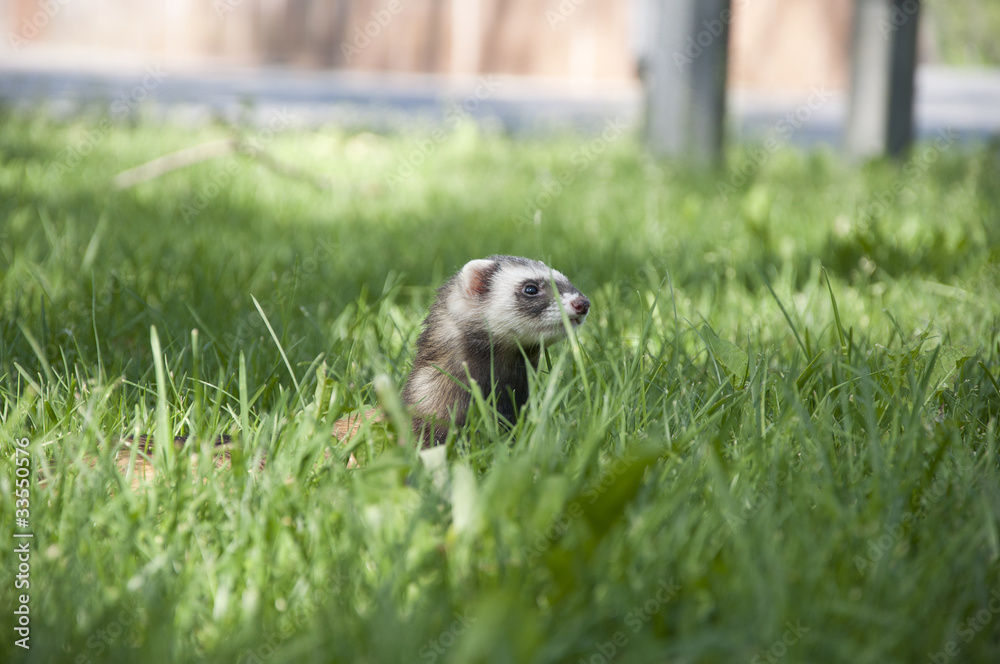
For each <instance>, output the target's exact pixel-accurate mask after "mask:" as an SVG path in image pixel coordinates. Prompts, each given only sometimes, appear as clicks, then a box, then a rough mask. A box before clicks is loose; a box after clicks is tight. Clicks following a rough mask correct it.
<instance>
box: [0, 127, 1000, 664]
mask: <svg viewBox="0 0 1000 664" xmlns="http://www.w3.org/2000/svg"><path fill="white" fill-rule="evenodd" d="M281 123H282V121H281V120H280V119H276V126H279V127H280V126H282V124H281ZM285 124H287V122H286V123H285ZM633 134H634V132H633V131H626V132H624V133H623V134H622V136H620V137H612V138H611V139H610V140H608V141H595V140H594V139H587V140H584V139H580V138H578V137H574V136H551V137H545V138H540V139H537V140H532V141H528V140H515V139H511V138H509V137H505V136H501V135H492V134H484V133H481V132H479V131H477V130H475V129H473V128H471V127H460V128H458V129H457V130H455V131H452V132H449V133H447V134H446V135H443V136H438V137H436V138H429V137H428V136H426V135H422V134H413V135H411V136H376V135H372V134H365V133H362V134H355V133H345V132H343V131H341V130H338V129H335V128H331V129H326V130H320V131H315V132H312V131H310V132H306V131H297V130H290V129H285V130H282V131H279V132H278V133H276V134H273V135H272V134H270V133H269V132H262V131H261V130H258V129H251V130H247V131H246V133H245V134H244V135H243V139H244V140H245V141H246V142H245V143H244V146H250V147H246V149H244V150H243V151H242V152H243V154H233V155H230V156H223V157H220V158H218V159H214V160H211V161H206V162H203V163H200V164H198V165H194V166H191V167H188V168H185V169H181V170H177V171H174V172H171V173H167V174H165V175H162V176H160V177H158V178H156V179H153V180H150V181H148V182H144V183H141V184H137V185H135V186H133V187H130V188H127V189H123V190H117V189H115V187H114V186H113V179H114V177H115V175H116V174H118V173H119V172H121V171H123V170H125V169H128V168H132V167H135V166H138V165H140V164H143V163H145V162H148V161H149V160H151V159H154V158H156V157H159V156H162V155H164V154H167V153H169V152H173V151H176V150H180V149H183V148H187V147H191V146H193V145H198V144H203V143H209V142H211V141H216V140H219V139H223V138H226V137H228V136H230V135H231V134H230V133H229V130H228V129H227V128H226V127H224V126H221V125H219V126H202V127H200V128H195V129H192V128H182V127H177V126H170V125H167V126H162V125H153V124H149V123H144V122H139V123H136V124H133V125H129V124H124V123H123V124H118V125H111V124H108V123H106V122H103V121H102V120H101V118H100V117H99V116H95V117H93V118H90V119H82V120H76V121H72V122H56V121H53V120H48V119H46V118H45V117H39V118H32V119H28V118H25V117H22V116H15V115H9V114H4V115H2V116H0V397H2V406H0V434H2V436H0V447H2V451H3V455H2V461H0V504H2V513H3V515H4V516H3V519H2V520H0V540H2V541H3V542H4V544H3V546H4V547H5V550H6V551H7V552H8V553H7V554H5V556H4V558H3V560H4V563H3V565H2V567H0V606H3V607H11V608H9V609H8V608H5V609H4V616H3V617H2V619H0V624H3V625H4V626H5V627H4V630H3V637H2V640H0V660H2V661H4V662H8V661H31V662H73V663H75V664H87V663H89V662H95V663H96V662H137V661H142V662H189V661H213V662H214V661H218V662H255V663H257V662H273V663H278V662H289V663H291V662H393V661H400V662H413V661H419V662H435V661H442V662H444V661H454V662H480V661H482V662H511V663H515V662H572V663H574V664H575V663H577V662H586V663H587V664H591V663H593V664H597V663H599V662H607V661H611V660H614V661H615V662H653V661H669V662H692V663H695V662H697V663H701V662H719V663H723V662H726V663H728V662H748V663H751V664H759V663H762V662H768V663H770V664H774V663H775V662H778V661H781V662H844V661H849V662H872V663H880V664H881V663H885V662H928V661H930V662H938V663H943V662H951V661H954V662H993V661H998V656H1000V564H998V556H1000V465H998V462H1000V457H998V453H1000V449H998V433H997V427H998V419H1000V385H998V380H1000V153H998V151H997V149H996V148H995V147H994V148H986V147H977V148H969V147H967V146H958V145H952V144H949V143H946V142H943V141H941V142H939V143H938V144H937V146H936V147H935V146H934V145H933V144H928V145H922V146H920V147H919V149H918V150H917V151H916V152H915V156H914V158H913V160H911V161H910V162H908V163H906V164H903V165H894V164H891V163H874V164H869V165H864V166H859V167H858V166H850V165H847V164H845V163H843V162H842V161H841V160H840V159H839V158H838V157H837V156H836V155H834V154H832V153H824V152H816V153H804V152H800V151H795V150H791V149H788V150H780V151H778V152H775V153H773V154H766V153H760V154H756V155H755V154H754V153H753V152H752V151H751V152H734V153H733V154H732V155H731V158H730V164H731V167H730V169H729V170H725V171H719V172H707V173H706V172H696V171H694V170H692V169H689V168H687V167H684V166H683V165H672V164H666V163H658V162H655V161H653V160H650V159H648V158H647V157H645V156H643V153H642V150H641V146H640V145H639V144H638V143H637V141H636V140H635V138H634V136H633ZM259 148H263V150H264V151H265V153H266V155H267V156H266V157H262V156H261V154H264V153H259V154H257V155H256V156H251V155H249V154H248V153H249V152H252V151H254V150H257V149H259ZM274 164H280V166H278V167H275V166H274ZM305 173H308V174H309V175H308V176H306V175H304V174H305ZM493 253H510V254H519V255H525V256H530V257H532V258H537V259H540V260H544V261H546V262H547V263H549V264H550V265H552V266H554V267H556V268H558V269H559V270H561V271H562V272H564V273H565V274H566V275H568V276H569V277H570V279H572V280H573V282H574V283H575V285H576V286H578V287H579V288H580V289H581V290H582V291H583V292H585V293H586V294H587V295H588V296H589V297H590V299H591V300H592V302H593V309H592V312H591V314H590V318H589V319H588V321H587V323H586V325H584V326H583V328H581V331H580V334H579V335H578V337H577V339H576V340H574V341H572V342H569V343H567V342H564V343H562V344H560V345H558V346H554V347H552V348H551V349H549V352H548V355H547V357H546V359H545V360H543V364H542V370H541V371H540V372H539V373H538V374H537V375H536V376H535V377H534V383H533V385H534V390H533V393H532V397H531V401H530V404H529V408H528V410H527V412H526V413H525V415H524V416H523V417H522V419H521V421H520V422H519V423H518V424H517V426H516V428H515V429H514V430H512V431H507V430H505V429H503V428H502V427H498V426H497V424H496V420H495V418H494V417H493V416H492V415H491V413H490V411H489V409H488V408H484V407H475V408H474V409H473V413H472V415H471V417H470V422H471V423H470V426H469V427H468V428H467V429H466V430H464V431H463V432H461V434H460V435H458V436H457V437H455V438H454V439H452V440H450V441H449V444H448V445H447V449H446V456H444V455H441V454H437V455H435V454H431V455H429V456H428V457H427V458H422V457H421V456H418V454H417V453H416V452H415V451H414V448H413V446H412V445H411V446H405V445H403V446H399V445H396V444H394V443H395V442H396V441H402V442H404V443H405V442H406V438H407V434H406V433H404V432H405V429H402V428H401V427H397V426H395V425H392V424H382V425H376V426H371V427H368V428H366V429H364V430H363V431H362V433H361V434H360V435H359V436H358V438H357V439H356V440H355V441H354V444H353V445H352V447H351V448H350V449H352V450H353V451H354V452H355V453H356V454H357V455H360V456H361V458H363V459H364V465H363V468H362V469H360V470H347V469H346V468H345V464H344V460H345V459H346V457H347V455H348V453H349V451H350V450H349V449H348V448H345V447H338V446H333V445H331V440H330V437H329V431H330V428H331V425H332V422H333V421H334V420H335V419H337V418H338V417H340V416H342V415H343V414H344V413H346V412H349V411H353V410H355V409H359V408H364V407H366V406H370V405H372V404H375V403H379V402H380V400H388V401H389V402H392V401H393V399H394V398H395V391H394V390H395V389H398V388H399V387H401V385H402V382H403V380H404V379H405V376H406V373H407V370H408V366H409V363H410V361H411V357H412V356H411V353H412V345H413V343H414V341H415V339H416V336H417V333H418V331H419V325H420V322H421V320H422V318H423V316H424V314H425V312H426V309H427V306H428V305H429V303H430V301H431V298H432V297H433V293H434V291H433V289H434V288H435V287H436V286H438V285H440V284H441V283H442V282H443V281H444V280H445V279H446V278H447V277H448V276H449V275H450V274H452V273H453V272H455V271H456V270H457V269H458V268H459V267H460V266H461V265H462V264H464V263H465V262H466V261H467V260H469V259H471V258H479V257H483V256H486V255H489V254H493ZM262 314H263V316H262ZM265 318H266V320H265ZM195 330H197V332H195ZM383 375H384V376H387V377H388V380H376V378H377V377H379V376H383ZM376 384H377V385H379V386H380V389H379V390H378V394H376V390H375V388H374V387H373V386H374V385H376ZM168 430H172V432H173V433H176V434H192V435H193V439H192V441H191V442H190V444H189V446H188V448H186V449H185V450H183V451H182V452H180V453H173V452H172V451H171V450H170V449H169V448H166V447H161V448H159V449H158V450H157V451H156V452H155V455H156V460H157V462H158V464H159V466H158V468H159V470H158V474H157V476H156V478H155V480H153V481H151V482H149V483H146V484H143V485H142V486H140V487H139V488H137V489H133V488H132V487H131V486H130V484H129V480H128V479H125V478H123V477H122V476H121V474H120V473H118V472H117V471H116V470H115V468H114V464H113V460H112V455H113V453H114V452H115V451H116V450H117V449H118V448H119V447H120V446H121V443H120V442H119V436H121V435H132V434H134V433H140V434H149V435H154V436H155V435H163V434H164V433H165V432H167V431H168ZM219 434H230V435H237V436H238V437H239V439H240V441H241V444H240V446H239V448H238V449H237V451H236V453H235V454H234V458H233V468H232V469H225V470H222V471H217V470H216V469H215V468H214V465H213V463H212V459H211V455H210V454H208V453H207V447H208V446H210V445H211V441H212V440H214V438H215V437H216V436H217V435H219ZM23 439H27V441H28V442H27V443H26V444H27V450H26V451H27V453H26V454H25V453H24V452H23V451H22V452H18V449H22V450H23V449H24V448H19V446H18V441H21V440H23ZM444 451H445V450H444V449H443V448H438V452H444ZM328 452H332V455H328ZM265 455H266V457H267V465H266V467H265V468H264V469H263V470H260V467H259V466H260V464H259V461H260V459H261V458H262V457H263V456H265ZM25 459H27V460H28V467H30V470H31V480H30V482H29V483H30V486H31V488H30V507H29V509H30V517H29V525H28V527H27V528H26V529H25V528H18V527H17V526H16V522H15V519H14V518H13V515H14V510H15V509H16V508H17V506H16V505H15V499H16V496H15V482H16V478H17V468H18V467H20V466H18V465H17V464H18V463H24V461H23V460H25ZM43 478H44V479H43ZM27 532H30V533H31V534H33V539H30V540H28V539H18V538H15V537H14V534H15V533H22V534H23V533H27ZM23 542H30V547H29V548H30V555H29V558H30V561H29V563H28V564H29V566H30V573H29V576H30V579H28V580H30V588H29V589H17V587H16V583H17V576H16V575H17V574H18V567H17V565H18V562H17V560H16V556H15V555H12V554H11V553H10V552H11V551H12V550H14V548H15V547H17V546H20V545H21V544H22V543H23ZM22 571H23V570H22ZM25 593H28V595H29V597H30V599H29V602H28V604H27V606H28V607H29V609H30V646H31V648H30V650H24V649H22V648H20V647H17V645H16V644H15V641H16V640H17V639H19V638H21V637H20V636H19V635H18V633H17V632H16V631H14V630H13V629H12V627H13V626H16V625H17V620H18V616H17V615H15V614H14V610H15V608H16V607H18V606H20V605H21V600H20V596H21V595H22V594H25Z"/></svg>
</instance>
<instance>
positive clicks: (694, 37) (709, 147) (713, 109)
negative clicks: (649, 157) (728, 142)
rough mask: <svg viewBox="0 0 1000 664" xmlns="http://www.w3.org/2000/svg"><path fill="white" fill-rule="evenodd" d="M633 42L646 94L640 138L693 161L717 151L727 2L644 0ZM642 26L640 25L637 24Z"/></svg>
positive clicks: (714, 156) (656, 149)
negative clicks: (638, 50) (645, 25)
mask: <svg viewBox="0 0 1000 664" xmlns="http://www.w3.org/2000/svg"><path fill="white" fill-rule="evenodd" d="M641 13H642V15H643V16H645V17H647V19H648V21H649V24H648V25H649V27H648V28H647V29H648V32H647V33H646V35H640V37H639V38H638V39H637V42H638V43H639V44H640V46H641V48H642V50H643V52H642V53H641V54H640V63H641V64H640V73H641V76H642V80H643V86H644V88H645V92H646V140H647V142H648V144H649V149H650V150H651V151H652V152H653V153H654V154H658V155H664V156H674V157H684V158H687V159H690V160H692V161H694V162H696V163H702V164H708V163H713V162H717V161H718V160H719V158H720V157H721V154H722V142H723V140H722V139H723V122H724V120H725V112H726V59H727V55H728V51H729V23H730V21H731V20H732V9H731V8H730V0H646V6H645V7H644V8H643V10H642V12H641ZM639 27H640V29H642V26H639Z"/></svg>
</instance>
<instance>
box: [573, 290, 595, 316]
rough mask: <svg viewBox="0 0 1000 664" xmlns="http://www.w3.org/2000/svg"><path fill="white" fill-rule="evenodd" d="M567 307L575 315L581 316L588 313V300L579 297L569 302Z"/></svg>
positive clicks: (585, 297) (582, 296)
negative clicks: (569, 307) (571, 309)
mask: <svg viewBox="0 0 1000 664" xmlns="http://www.w3.org/2000/svg"><path fill="white" fill-rule="evenodd" d="M569 306H571V307H573V311H575V312H576V313H577V314H579V315H581V316H583V315H585V314H586V313H587V312H588V311H590V300H588V299H587V296H586V295H581V296H580V297H578V298H576V299H575V300H573V301H572V302H570V303H569Z"/></svg>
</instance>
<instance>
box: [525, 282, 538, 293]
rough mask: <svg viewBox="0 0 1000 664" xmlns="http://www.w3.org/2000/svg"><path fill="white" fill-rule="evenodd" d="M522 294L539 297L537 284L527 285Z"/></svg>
mask: <svg viewBox="0 0 1000 664" xmlns="http://www.w3.org/2000/svg"><path fill="white" fill-rule="evenodd" d="M521 292H522V293H524V294H525V295H538V286H536V285H535V284H527V285H526V286H525V287H524V288H523V289H522V290H521Z"/></svg>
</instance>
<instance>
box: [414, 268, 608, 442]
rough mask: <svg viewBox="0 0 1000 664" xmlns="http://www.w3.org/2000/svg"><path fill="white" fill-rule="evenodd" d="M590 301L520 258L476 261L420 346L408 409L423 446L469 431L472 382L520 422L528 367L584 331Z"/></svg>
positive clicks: (444, 290) (446, 295) (439, 302)
mask: <svg viewBox="0 0 1000 664" xmlns="http://www.w3.org/2000/svg"><path fill="white" fill-rule="evenodd" d="M589 312H590V300H589V299H587V296H586V295H584V294H583V293H581V292H580V291H579V290H578V289H577V288H576V286H574V285H573V284H572V283H571V282H570V280H569V279H567V278H566V276H565V275H564V274H562V273H561V272H559V271H558V270H553V269H552V268H550V267H548V266H547V265H545V264H544V263H540V262H538V261H534V260H530V259H528V258H521V257H518V256H490V257H489V258H484V259H478V260H472V261H469V262H468V263H466V264H465V266H464V267H463V268H462V269H461V271H459V273H458V274H456V275H455V276H454V277H452V278H451V279H449V280H448V282H447V283H445V284H444V285H443V286H441V287H440V288H439V289H438V291H437V299H436V300H435V302H434V304H433V305H432V306H431V309H430V312H429V313H428V314H427V318H426V319H425V320H424V324H423V331H422V332H421V334H420V337H419V338H418V339H417V353H416V358H415V359H414V361H413V369H412V370H411V371H410V376H409V378H408V379H407V381H406V387H405V388H404V389H403V394H402V396H403V401H404V402H405V403H406V404H407V405H408V406H409V407H410V409H411V412H412V415H413V431H414V433H415V434H416V435H417V436H418V440H420V441H421V444H422V446H425V447H427V446H432V445H440V444H441V443H443V442H444V440H445V438H446V436H447V432H448V427H449V426H450V424H451V422H453V421H454V423H455V425H456V426H462V425H464V424H465V417H466V413H467V411H468V409H469V403H470V401H471V392H470V387H469V380H470V379H471V380H472V381H474V382H475V383H476V384H477V385H478V386H479V389H480V390H482V393H483V397H484V398H486V399H489V398H490V396H491V395H492V396H494V397H495V403H496V409H497V412H498V413H499V414H500V415H502V416H503V417H504V418H505V419H506V420H508V421H509V422H513V421H514V420H515V418H516V417H517V414H518V412H519V411H520V410H521V409H522V408H523V407H524V404H525V402H526V401H527V400H528V363H529V362H530V363H531V365H532V367H533V368H537V367H538V359H539V353H540V350H541V346H542V344H543V343H548V342H549V341H556V340H558V339H561V338H563V337H564V336H566V325H565V323H564V322H563V316H564V315H565V317H566V320H568V322H569V324H570V326H571V327H572V328H574V329H575V328H578V327H579V326H581V325H583V322H584V321H585V320H586V319H587V314H588V313H589Z"/></svg>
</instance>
